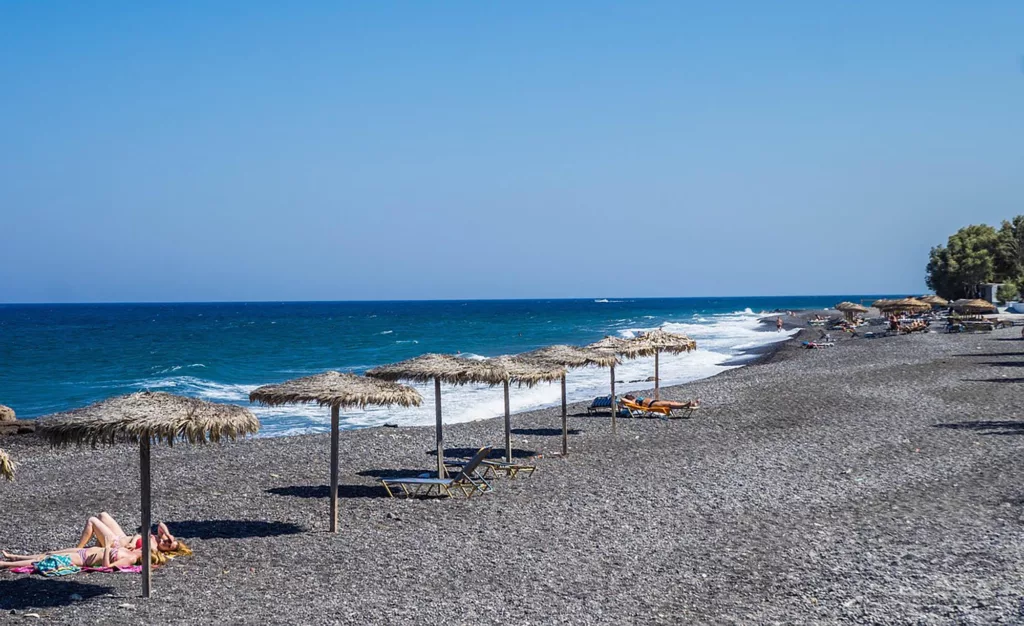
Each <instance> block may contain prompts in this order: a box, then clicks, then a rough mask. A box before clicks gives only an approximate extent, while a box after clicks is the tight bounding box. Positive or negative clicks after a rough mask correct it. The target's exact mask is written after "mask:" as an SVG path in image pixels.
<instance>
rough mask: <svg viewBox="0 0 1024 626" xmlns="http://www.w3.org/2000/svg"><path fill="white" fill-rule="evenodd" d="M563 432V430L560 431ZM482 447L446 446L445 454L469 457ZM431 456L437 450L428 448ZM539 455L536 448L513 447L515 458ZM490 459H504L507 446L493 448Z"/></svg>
mask: <svg viewBox="0 0 1024 626" xmlns="http://www.w3.org/2000/svg"><path fill="white" fill-rule="evenodd" d="M558 432H559V433H561V432H562V431H558ZM479 451H480V448H445V449H444V455H445V457H449V458H456V459H468V458H472V457H473V456H474V455H475V454H476V453H477V452H479ZM427 454H428V455H429V456H437V450H428V451H427ZM535 456H537V451H536V450H521V449H519V448H512V458H513V459H529V458H532V457H535ZM487 458H489V459H503V458H505V448H492V449H491V453H490V454H489V455H487Z"/></svg>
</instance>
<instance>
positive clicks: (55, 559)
mask: <svg viewBox="0 0 1024 626" xmlns="http://www.w3.org/2000/svg"><path fill="white" fill-rule="evenodd" d="M28 570H29V571H31V572H35V573H38V574H39V575H40V576H46V577H47V578H53V577H55V576H70V575H71V574H77V573H78V572H80V571H82V568H80V567H78V566H77V565H75V564H73V563H72V562H71V557H70V556H68V555H66V554H51V555H50V556H48V557H46V558H45V559H43V560H41V561H36V562H35V563H33V564H32V567H29V568H28Z"/></svg>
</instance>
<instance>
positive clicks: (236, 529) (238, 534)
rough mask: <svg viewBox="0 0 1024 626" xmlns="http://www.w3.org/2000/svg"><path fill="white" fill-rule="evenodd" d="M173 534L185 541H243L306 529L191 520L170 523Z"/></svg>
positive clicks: (254, 522)
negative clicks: (249, 538)
mask: <svg viewBox="0 0 1024 626" xmlns="http://www.w3.org/2000/svg"><path fill="white" fill-rule="evenodd" d="M167 526H168V527H169V528H170V531H171V533H172V534H174V535H176V536H178V537H182V538H184V539H189V538H192V539H243V538H248V537H280V536H281V535H297V534H299V533H303V532H306V529H305V528H303V527H302V526H299V525H298V524H292V523H291V522H264V521H260V520H236V519H218V520H190V521H185V522H174V523H173V524H171V523H168V524H167Z"/></svg>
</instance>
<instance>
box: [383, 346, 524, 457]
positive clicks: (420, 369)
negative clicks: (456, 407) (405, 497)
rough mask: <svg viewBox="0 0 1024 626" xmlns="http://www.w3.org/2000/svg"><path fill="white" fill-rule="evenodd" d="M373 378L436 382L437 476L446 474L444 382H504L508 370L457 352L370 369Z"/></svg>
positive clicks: (426, 356)
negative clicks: (442, 386)
mask: <svg viewBox="0 0 1024 626" xmlns="http://www.w3.org/2000/svg"><path fill="white" fill-rule="evenodd" d="M366 375H367V376H369V377H371V378H379V379H381V380H388V381H392V382H394V381H399V380H408V381H412V382H418V383H426V382H430V381H434V420H435V421H434V428H435V441H436V445H437V475H438V476H444V475H445V469H444V425H443V422H442V418H441V383H449V384H452V385H465V384H468V383H485V384H487V385H500V384H501V383H502V382H503V381H505V380H507V379H508V373H507V372H506V371H505V370H504V368H502V367H501V366H500V365H498V364H497V363H494V362H493V361H492V360H491V359H482V360H477V359H464V358H462V357H457V356H455V355H453V354H423V355H420V356H418V357H413V358H411V359H406V360H405V361H400V362H398V363H392V364H390V365H381V366H380V367H375V368H373V369H371V370H368V371H367V372H366Z"/></svg>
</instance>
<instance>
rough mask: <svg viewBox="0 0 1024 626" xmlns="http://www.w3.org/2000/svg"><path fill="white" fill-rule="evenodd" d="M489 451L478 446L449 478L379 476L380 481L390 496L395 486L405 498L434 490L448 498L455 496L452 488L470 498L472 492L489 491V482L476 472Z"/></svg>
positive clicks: (422, 494) (429, 475)
mask: <svg viewBox="0 0 1024 626" xmlns="http://www.w3.org/2000/svg"><path fill="white" fill-rule="evenodd" d="M490 453H491V448H490V447H485V448H480V449H479V450H478V451H477V453H476V454H474V455H473V458H471V459H470V460H469V461H467V462H466V464H465V465H464V466H463V467H462V468H461V469H460V470H459V471H458V473H456V474H455V475H454V476H451V477H449V478H440V477H437V476H433V475H431V474H424V475H422V476H417V477H414V478H399V477H395V478H387V477H385V478H381V479H380V482H381V484H383V485H384V489H385V490H387V492H388V495H389V496H391V497H392V498H394V497H395V491H396V489H395V488H396V487H397V488H398V489H399V490H400V493H401V494H402V495H404V496H405V497H407V498H408V497H410V496H429V495H431V493H433V492H435V491H436V493H437V495H439V496H441V495H447V496H448V497H449V498H453V497H455V494H454V493H453V489H454V490H456V491H461V492H462V495H464V496H466V497H467V498H472V497H473V495H474V494H477V493H487V492H488V491H491V486H490V484H489V483H488V482H487V480H486V479H485V478H484V477H483V476H480V475H479V474H477V471H476V470H477V468H479V467H480V464H481V463H482V462H483V460H484V459H486V458H487V456H488V455H489V454H490Z"/></svg>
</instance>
